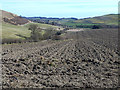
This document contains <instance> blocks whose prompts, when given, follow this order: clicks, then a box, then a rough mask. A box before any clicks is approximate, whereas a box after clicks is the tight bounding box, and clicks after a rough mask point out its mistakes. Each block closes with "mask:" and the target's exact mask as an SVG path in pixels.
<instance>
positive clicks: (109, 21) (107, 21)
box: [25, 14, 118, 28]
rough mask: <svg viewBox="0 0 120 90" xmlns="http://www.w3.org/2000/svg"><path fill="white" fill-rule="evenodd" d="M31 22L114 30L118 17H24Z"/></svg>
mask: <svg viewBox="0 0 120 90" xmlns="http://www.w3.org/2000/svg"><path fill="white" fill-rule="evenodd" d="M25 18H27V19H29V20H31V21H33V22H38V23H46V24H51V25H57V26H63V27H66V26H68V27H71V28H92V27H93V26H94V25H99V26H101V27H106V28H108V27H109V28H111V27H113V28H116V27H117V26H118V15H117V14H108V15H104V16H97V17H90V18H83V19H77V18H46V17H25Z"/></svg>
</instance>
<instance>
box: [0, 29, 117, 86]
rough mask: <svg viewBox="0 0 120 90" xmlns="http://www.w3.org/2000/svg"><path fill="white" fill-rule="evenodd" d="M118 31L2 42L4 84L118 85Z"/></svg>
mask: <svg viewBox="0 0 120 90" xmlns="http://www.w3.org/2000/svg"><path fill="white" fill-rule="evenodd" d="M117 35H118V34H117V30H112V29H110V30H85V31H79V32H67V34H66V36H67V37H68V39H67V40H63V41H62V40H61V41H51V40H49V41H42V42H36V43H24V44H13V45H3V53H2V56H3V57H2V62H3V66H2V70H3V77H2V78H3V82H2V83H3V87H13V88H14V87H18V88H23V87H37V88H38V87H39V88H42V87H48V88H49V87H78V88H80V87H94V88H103V87H106V88H115V87H117V86H118V64H119V62H118V54H117V53H118V52H117V37H118V36H117Z"/></svg>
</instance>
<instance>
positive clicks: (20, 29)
mask: <svg viewBox="0 0 120 90" xmlns="http://www.w3.org/2000/svg"><path fill="white" fill-rule="evenodd" d="M31 24H37V25H38V26H39V27H40V28H42V29H49V28H53V29H55V30H57V29H58V28H60V27H58V26H53V25H48V24H41V23H29V24H25V25H20V26H18V25H12V24H9V23H5V22H3V23H2V39H24V38H23V37H20V36H24V37H30V34H31V31H30V30H28V28H29V26H30V25H31ZM60 29H61V30H62V29H63V28H60Z"/></svg>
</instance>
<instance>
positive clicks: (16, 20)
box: [0, 10, 30, 25]
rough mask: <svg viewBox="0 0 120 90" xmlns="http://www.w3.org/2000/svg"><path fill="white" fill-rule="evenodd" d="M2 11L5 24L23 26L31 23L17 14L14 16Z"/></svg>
mask: <svg viewBox="0 0 120 90" xmlns="http://www.w3.org/2000/svg"><path fill="white" fill-rule="evenodd" d="M0 11H1V12H2V21H3V22H6V23H10V24H13V25H23V24H26V23H29V22H30V21H29V20H27V19H25V18H22V17H20V16H18V15H16V14H13V13H10V12H7V11H4V10H0Z"/></svg>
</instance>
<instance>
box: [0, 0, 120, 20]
mask: <svg viewBox="0 0 120 90" xmlns="http://www.w3.org/2000/svg"><path fill="white" fill-rule="evenodd" d="M118 1H119V0H1V5H0V8H1V9H3V10H6V11H9V12H12V13H15V14H17V15H22V16H41V17H77V18H85V17H93V16H100V15H105V14H117V13H118Z"/></svg>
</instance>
